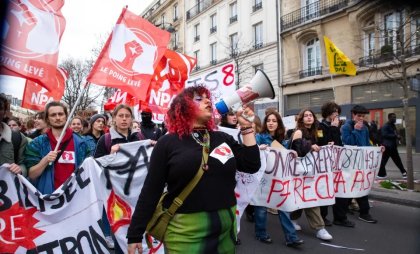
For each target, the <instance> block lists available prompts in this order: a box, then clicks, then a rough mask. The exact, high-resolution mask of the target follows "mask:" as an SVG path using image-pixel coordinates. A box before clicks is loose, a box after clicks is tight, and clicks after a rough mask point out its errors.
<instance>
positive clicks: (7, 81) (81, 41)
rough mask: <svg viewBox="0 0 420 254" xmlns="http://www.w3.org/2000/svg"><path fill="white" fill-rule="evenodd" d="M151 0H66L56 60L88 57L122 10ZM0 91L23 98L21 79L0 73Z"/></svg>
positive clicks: (140, 7)
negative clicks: (64, 23)
mask: <svg viewBox="0 0 420 254" xmlns="http://www.w3.org/2000/svg"><path fill="white" fill-rule="evenodd" d="M152 2H153V0H67V1H66V2H65V4H64V6H63V8H62V12H63V15H64V17H65V18H66V29H65V30H64V33H63V36H62V38H61V43H60V53H59V62H60V61H62V60H63V59H66V58H68V57H73V58H78V59H88V58H90V56H91V54H92V53H91V49H92V48H94V47H97V45H98V41H99V40H100V38H101V37H102V38H103V40H104V41H105V40H106V39H107V35H108V34H109V33H111V31H112V28H113V27H114V25H115V23H116V22H117V19H118V16H119V15H120V14H121V10H122V9H123V8H124V7H125V6H126V5H128V9H129V10H130V11H131V12H133V13H135V14H140V13H141V12H142V11H143V10H144V9H145V8H146V7H147V6H149V5H150V4H151V3H152ZM0 84H1V85H0V92H5V93H7V94H13V95H14V96H15V97H17V98H22V96H23V88H24V80H22V79H18V78H7V77H5V76H0Z"/></svg>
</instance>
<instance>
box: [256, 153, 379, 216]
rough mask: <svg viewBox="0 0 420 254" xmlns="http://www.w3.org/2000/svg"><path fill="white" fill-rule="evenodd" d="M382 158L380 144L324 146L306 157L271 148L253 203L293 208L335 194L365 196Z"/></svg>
mask: <svg viewBox="0 0 420 254" xmlns="http://www.w3.org/2000/svg"><path fill="white" fill-rule="evenodd" d="M381 158H382V153H381V148H380V147H348V146H346V147H340V146H322V147H321V150H320V151H319V152H311V153H308V154H307V155H306V156H305V157H296V155H295V153H294V152H293V151H291V150H286V149H276V148H270V150H269V153H268V156H267V167H266V170H265V174H264V175H263V178H262V179H261V182H260V186H259V188H258V189H257V191H256V193H255V194H254V197H253V200H252V204H254V205H258V206H265V207H270V208H274V209H279V210H283V211H287V212H291V211H294V210H297V209H302V208H308V207H316V206H324V205H331V204H334V202H335V201H334V198H335V197H349V198H350V197H353V198H354V197H362V196H365V195H367V194H368V193H369V191H370V189H371V188H372V184H373V181H374V179H375V176H376V171H377V170H378V169H379V166H380V163H381Z"/></svg>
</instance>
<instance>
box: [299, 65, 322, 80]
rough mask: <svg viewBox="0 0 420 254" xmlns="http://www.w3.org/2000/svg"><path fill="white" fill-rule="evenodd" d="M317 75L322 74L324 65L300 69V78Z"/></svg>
mask: <svg viewBox="0 0 420 254" xmlns="http://www.w3.org/2000/svg"><path fill="white" fill-rule="evenodd" d="M315 75H322V66H318V67H315V68H310V69H307V70H301V71H299V78H306V77H311V76H315Z"/></svg>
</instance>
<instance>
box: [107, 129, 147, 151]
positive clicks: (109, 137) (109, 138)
mask: <svg viewBox="0 0 420 254" xmlns="http://www.w3.org/2000/svg"><path fill="white" fill-rule="evenodd" d="M104 135H105V149H106V151H107V152H108V153H110V152H111V143H112V140H111V134H109V133H105V134H104ZM137 137H138V138H139V141H140V140H143V139H144V136H143V134H142V133H141V132H140V131H139V132H137Z"/></svg>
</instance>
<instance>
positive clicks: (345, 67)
mask: <svg viewBox="0 0 420 254" xmlns="http://www.w3.org/2000/svg"><path fill="white" fill-rule="evenodd" d="M324 43H325V52H326V53H327V59H328V65H329V66H330V73H337V74H347V75H352V76H355V75H356V66H355V65H354V64H353V63H352V62H351V60H350V59H349V58H348V57H347V56H346V55H344V53H343V52H342V51H341V50H340V49H339V48H337V47H336V46H335V45H334V43H332V41H330V39H328V38H327V36H324Z"/></svg>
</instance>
